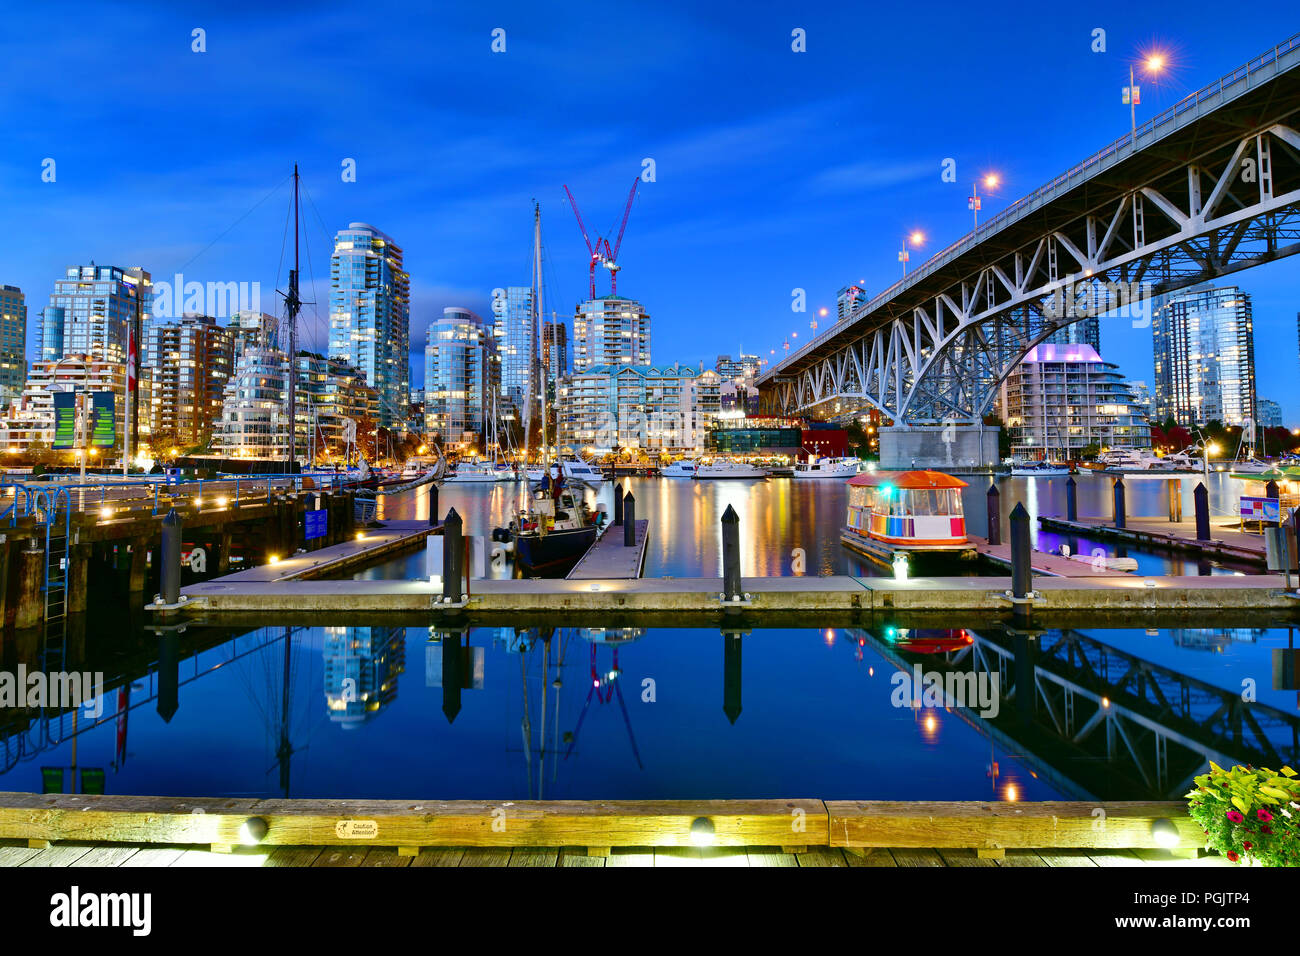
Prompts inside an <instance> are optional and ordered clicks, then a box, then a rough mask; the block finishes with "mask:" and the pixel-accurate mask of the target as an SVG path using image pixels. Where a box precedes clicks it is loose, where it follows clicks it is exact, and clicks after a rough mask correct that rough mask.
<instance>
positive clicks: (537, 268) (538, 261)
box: [524, 203, 548, 468]
mask: <svg viewBox="0 0 1300 956" xmlns="http://www.w3.org/2000/svg"><path fill="white" fill-rule="evenodd" d="M533 260H534V266H533V269H534V272H535V274H536V275H537V298H536V300H535V305H536V306H537V325H536V331H535V334H534V335H533V341H534V342H535V343H536V344H537V347H536V350H535V351H534V354H533V356H532V360H531V364H532V365H533V366H534V367H536V366H538V364H539V362H540V360H541V351H542V334H543V333H542V328H543V324H544V320H543V319H542V316H544V315H545V314H546V313H545V312H544V311H543V307H542V207H541V204H540V203H533ZM541 378H542V449H541V451H542V467H543V468H546V467H548V466H547V465H546V369H545V368H544V367H543V368H542V376H541ZM528 401H529V403H530V404H531V403H532V396H529V399H528ZM527 442H528V439H527V437H526V436H525V438H524V444H525V448H524V451H525V453H526V452H527Z"/></svg>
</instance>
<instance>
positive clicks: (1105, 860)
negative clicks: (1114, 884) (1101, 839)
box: [1088, 850, 1145, 866]
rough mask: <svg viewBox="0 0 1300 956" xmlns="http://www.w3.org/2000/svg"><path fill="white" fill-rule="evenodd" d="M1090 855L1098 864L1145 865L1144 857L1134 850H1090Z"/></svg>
mask: <svg viewBox="0 0 1300 956" xmlns="http://www.w3.org/2000/svg"><path fill="white" fill-rule="evenodd" d="M1088 856H1090V857H1091V858H1092V862H1093V863H1096V864H1097V865H1098V866H1144V865H1145V864H1144V863H1143V862H1142V858H1141V857H1139V856H1138V855H1137V854H1136V853H1134V852H1133V851H1132V850H1089V851H1088Z"/></svg>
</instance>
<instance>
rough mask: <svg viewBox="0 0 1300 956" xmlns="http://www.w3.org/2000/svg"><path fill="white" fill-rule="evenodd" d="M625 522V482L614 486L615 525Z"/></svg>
mask: <svg viewBox="0 0 1300 956" xmlns="http://www.w3.org/2000/svg"><path fill="white" fill-rule="evenodd" d="M622 523H623V484H622V482H620V483H619V484H616V485H615V486H614V527H616V528H617V527H618V526H619V525H621V524H622Z"/></svg>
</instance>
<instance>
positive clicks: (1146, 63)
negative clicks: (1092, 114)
mask: <svg viewBox="0 0 1300 956" xmlns="http://www.w3.org/2000/svg"><path fill="white" fill-rule="evenodd" d="M1167 65H1168V59H1167V58H1166V57H1165V55H1164V54H1163V53H1161V52H1160V51H1158V50H1157V51H1153V52H1151V53H1148V54H1147V55H1146V57H1145V58H1144V59H1143V60H1142V63H1141V64H1140V66H1139V67H1138V69H1139V70H1140V71H1141V72H1143V73H1145V74H1146V75H1147V76H1155V75H1156V74H1157V73H1159V72H1160V71H1161V70H1163V69H1164V68H1165V67H1166V66H1167ZM1122 101H1123V102H1124V103H1127V104H1128V117H1129V124H1130V126H1129V128H1130V130H1131V132H1132V134H1133V136H1134V137H1135V138H1136V136H1137V105H1138V104H1139V103H1140V102H1142V90H1141V88H1140V87H1139V86H1138V85H1137V80H1136V78H1135V76H1134V73H1133V64H1132V63H1130V64H1129V65H1128V86H1126V87H1124V89H1123V93H1122Z"/></svg>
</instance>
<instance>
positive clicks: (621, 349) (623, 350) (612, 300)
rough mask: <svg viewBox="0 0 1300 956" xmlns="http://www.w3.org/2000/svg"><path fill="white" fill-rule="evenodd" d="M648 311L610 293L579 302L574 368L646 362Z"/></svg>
mask: <svg viewBox="0 0 1300 956" xmlns="http://www.w3.org/2000/svg"><path fill="white" fill-rule="evenodd" d="M649 364H650V313H648V312H646V310H645V307H644V306H642V305H641V303H640V302H636V301H634V300H633V299H625V298H623V297H622V296H621V295H610V296H606V297H605V298H603V299H591V300H588V301H586V302H579V303H578V307H577V309H576V311H575V312H574V315H573V371H574V372H575V373H577V372H585V371H587V370H588V369H591V368H594V367H595V366H598V365H649Z"/></svg>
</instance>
